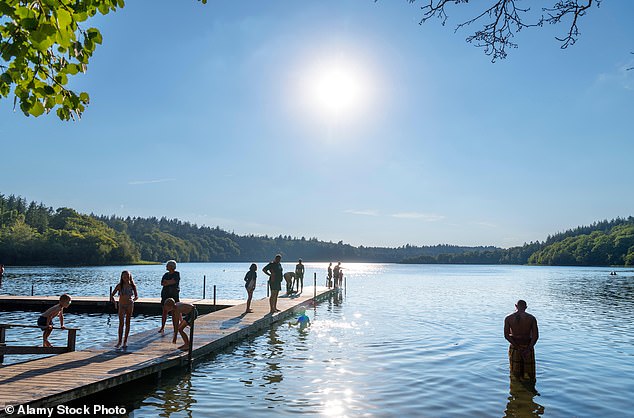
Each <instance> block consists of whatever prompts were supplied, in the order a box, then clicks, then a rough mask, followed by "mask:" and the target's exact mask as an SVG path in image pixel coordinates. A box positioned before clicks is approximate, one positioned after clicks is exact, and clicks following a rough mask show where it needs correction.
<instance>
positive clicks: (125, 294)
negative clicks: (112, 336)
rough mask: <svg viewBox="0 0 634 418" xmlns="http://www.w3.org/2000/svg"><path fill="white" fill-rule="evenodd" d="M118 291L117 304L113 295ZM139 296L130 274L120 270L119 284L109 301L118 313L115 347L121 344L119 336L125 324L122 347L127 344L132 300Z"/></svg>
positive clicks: (132, 309) (121, 334)
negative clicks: (117, 337)
mask: <svg viewBox="0 0 634 418" xmlns="http://www.w3.org/2000/svg"><path fill="white" fill-rule="evenodd" d="M117 293H119V304H118V305H119V306H117V302H115V300H114V295H116V294H117ZM138 298H139V294H138V293H137V290H136V284H135V283H134V279H133V278H132V274H131V273H130V272H129V271H128V270H124V271H123V272H121V279H120V280H119V284H117V286H116V287H115V288H114V290H113V291H112V293H111V294H110V301H112V303H114V305H115V308H117V312H118V314H119V341H118V342H117V345H115V347H116V348H119V347H120V346H121V337H122V336H123V326H124V324H125V338H123V348H126V347H127V346H128V335H130V319H131V318H132V313H133V312H134V301H135V300H137V299H138Z"/></svg>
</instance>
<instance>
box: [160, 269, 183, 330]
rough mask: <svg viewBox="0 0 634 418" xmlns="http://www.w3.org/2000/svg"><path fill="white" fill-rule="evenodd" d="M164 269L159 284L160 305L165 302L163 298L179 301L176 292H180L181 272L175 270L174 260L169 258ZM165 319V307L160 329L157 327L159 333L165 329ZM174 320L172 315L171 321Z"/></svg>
mask: <svg viewBox="0 0 634 418" xmlns="http://www.w3.org/2000/svg"><path fill="white" fill-rule="evenodd" d="M165 269H166V270H167V273H165V274H164V275H163V278H162V279H161V286H163V289H162V290H161V305H164V304H165V300H167V299H168V298H172V299H174V301H176V302H178V301H180V299H179V297H178V294H179V292H180V287H179V286H180V282H181V274H180V273H179V272H177V271H176V261H174V260H170V261H168V262H167V263H166V264H165ZM165 321H167V314H166V313H165V309H163V317H162V318H161V329H159V334H162V333H163V331H164V330H165ZM173 322H174V316H173V315H172V323H173Z"/></svg>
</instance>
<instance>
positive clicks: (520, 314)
mask: <svg viewBox="0 0 634 418" xmlns="http://www.w3.org/2000/svg"><path fill="white" fill-rule="evenodd" d="M526 308H527V305H526V302H525V301H523V300H521V299H520V300H518V301H517V303H516V304H515V309H516V311H515V313H512V314H510V315H508V316H507V317H506V318H505V319H504V338H506V340H507V341H508V342H509V343H510V344H511V345H510V346H509V366H510V371H511V374H512V375H513V376H515V377H517V378H519V379H523V380H529V381H532V382H534V381H535V344H536V343H537V340H538V339H539V330H538V328H537V319H536V318H535V317H534V316H533V315H531V314H529V313H527V312H526Z"/></svg>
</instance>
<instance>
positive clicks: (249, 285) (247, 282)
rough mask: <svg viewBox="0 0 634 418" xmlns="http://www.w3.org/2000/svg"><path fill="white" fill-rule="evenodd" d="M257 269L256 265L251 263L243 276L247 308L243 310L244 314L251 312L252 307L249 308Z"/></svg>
mask: <svg viewBox="0 0 634 418" xmlns="http://www.w3.org/2000/svg"><path fill="white" fill-rule="evenodd" d="M257 270H258V265H257V264H255V263H253V264H251V267H249V271H247V274H245V276H244V288H245V289H247V309H246V310H245V311H244V313H245V314H246V313H251V312H253V309H251V299H253V291H254V290H255V283H256V279H257V277H258V273H257Z"/></svg>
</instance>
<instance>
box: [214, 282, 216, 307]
mask: <svg viewBox="0 0 634 418" xmlns="http://www.w3.org/2000/svg"><path fill="white" fill-rule="evenodd" d="M214 306H216V285H214Z"/></svg>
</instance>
